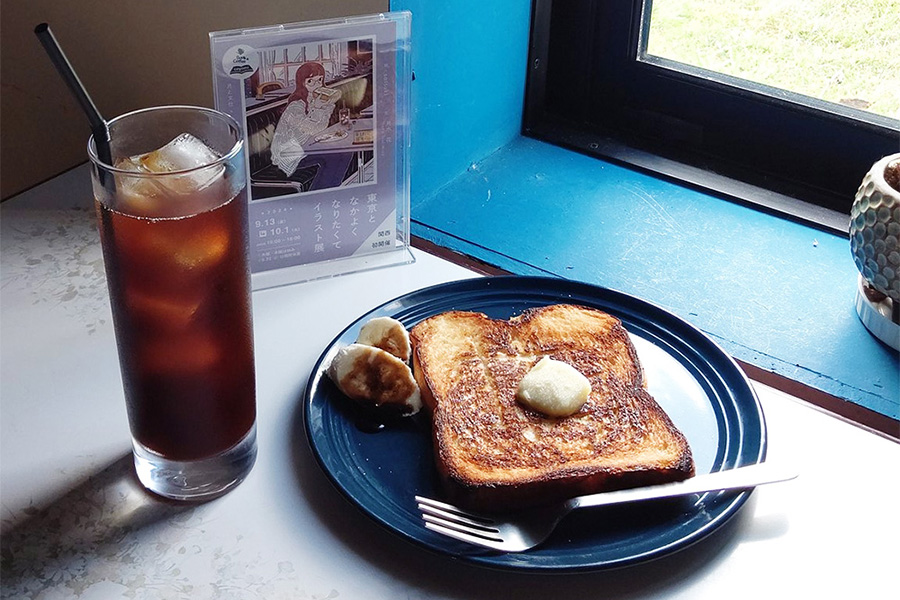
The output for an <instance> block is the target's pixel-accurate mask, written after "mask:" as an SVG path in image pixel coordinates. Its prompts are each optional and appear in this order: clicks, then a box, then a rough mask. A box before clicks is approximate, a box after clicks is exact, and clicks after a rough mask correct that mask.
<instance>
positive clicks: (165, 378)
mask: <svg viewBox="0 0 900 600" xmlns="http://www.w3.org/2000/svg"><path fill="white" fill-rule="evenodd" d="M109 131H110V149H111V155H112V160H111V161H110V162H111V163H112V164H106V163H105V162H103V161H102V160H101V159H100V158H99V157H98V153H97V148H96V144H95V141H94V139H93V138H91V140H90V142H89V144H88V155H89V156H90V160H91V164H92V167H93V169H92V182H93V188H94V197H95V200H96V201H95V206H96V209H97V215H98V218H99V223H100V239H101V243H102V246H103V261H104V263H105V265H106V276H107V283H108V286H109V295H110V304H111V305H112V313H113V322H114V324H115V331H116V343H117V345H118V350H119V363H120V367H121V372H122V380H123V384H124V388H125V401H126V404H127V409H128V420H129V424H130V426H131V434H132V442H133V449H134V463H135V468H136V471H137V475H138V478H139V479H140V481H141V483H142V484H143V485H144V486H145V487H146V488H147V489H149V490H151V491H153V492H155V493H157V494H159V495H161V496H165V497H167V498H173V499H179V500H201V499H207V498H210V497H214V496H217V495H219V494H222V493H224V492H225V491H227V490H228V489H230V488H231V487H233V486H235V485H237V484H238V483H239V482H240V481H242V480H243V478H244V477H245V476H246V475H247V473H248V472H249V471H250V469H251V468H252V466H253V463H254V461H255V460H256V379H255V369H254V362H253V329H252V327H253V326H252V316H251V304H250V273H249V268H248V233H247V212H246V209H247V182H246V171H245V165H244V143H243V136H242V134H241V131H240V127H239V126H238V124H237V122H236V121H235V120H234V119H232V118H231V117H229V116H227V115H225V114H222V113H220V112H217V111H214V110H209V109H205V108H199V107H188V106H164V107H157V108H150V109H146V110H140V111H136V112H132V113H128V114H126V115H123V116H121V117H118V118H116V119H113V120H112V121H110V122H109Z"/></svg>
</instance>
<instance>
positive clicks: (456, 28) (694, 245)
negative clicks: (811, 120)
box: [391, 0, 900, 437]
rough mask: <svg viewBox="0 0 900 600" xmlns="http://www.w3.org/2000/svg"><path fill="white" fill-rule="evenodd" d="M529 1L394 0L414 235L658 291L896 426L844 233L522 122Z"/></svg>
mask: <svg viewBox="0 0 900 600" xmlns="http://www.w3.org/2000/svg"><path fill="white" fill-rule="evenodd" d="M529 5H530V3H528V2H520V1H518V0H498V1H497V2H492V3H484V2H476V1H475V0H458V1H456V2H450V3H443V2H428V1H426V0H392V1H391V9H392V10H409V11H411V12H412V15H413V20H412V46H411V47H412V67H413V72H414V74H415V79H414V81H413V86H412V115H413V119H412V123H411V127H412V148H411V152H410V166H411V184H412V185H411V202H410V207H411V218H412V221H413V224H412V233H413V235H414V236H417V237H418V238H420V239H423V240H425V241H426V242H431V243H434V244H436V245H437V246H440V247H444V248H448V249H450V250H453V251H456V252H459V253H462V254H464V255H468V256H471V257H473V258H475V259H478V260H480V261H483V262H485V263H488V264H490V265H494V266H496V267H499V268H501V269H503V270H506V271H509V272H512V273H518V274H543V275H554V276H559V277H566V278H571V279H578V280H582V281H586V282H590V283H594V284H597V285H601V286H605V287H609V288H614V289H617V290H620V291H623V292H626V293H629V294H632V295H635V296H638V297H640V298H643V299H645V300H648V301H650V302H653V303H656V304H658V305H660V306H662V307H664V308H666V309H668V310H669V311H671V312H673V313H674V314H676V315H678V316H680V317H682V318H684V319H685V320H687V321H689V322H691V323H693V324H694V325H696V326H697V327H698V328H700V329H701V330H703V331H704V332H706V333H707V334H708V335H709V336H710V337H711V338H713V339H714V340H716V341H717V342H718V343H719V344H720V345H721V346H722V347H723V348H724V349H725V350H726V351H727V352H729V353H730V354H731V355H733V356H734V357H735V358H737V359H738V360H739V361H742V364H744V365H745V367H747V368H748V369H750V370H752V371H753V375H754V377H756V378H760V379H763V380H765V377H758V376H759V375H763V376H765V375H772V376H773V377H775V378H779V379H780V380H781V381H782V382H784V381H787V382H796V383H797V384H799V386H798V387H799V388H801V389H802V390H805V392H808V393H805V392H804V393H797V390H796V389H790V390H788V391H792V393H795V395H800V396H803V397H807V398H808V399H811V398H810V396H815V395H817V394H818V395H819V396H821V397H825V398H830V400H829V402H832V404H831V405H830V408H835V406H834V402H837V403H841V404H846V405H848V406H851V407H861V410H862V412H863V413H865V414H870V413H871V414H874V415H876V416H879V417H881V418H882V420H881V421H880V425H881V430H882V431H887V432H888V433H889V434H890V435H893V436H895V437H897V436H898V435H900V426H898V424H897V421H898V420H900V362H898V355H897V353H896V352H894V351H892V350H891V349H889V348H888V347H887V346H885V345H884V344H882V343H881V342H879V341H878V340H876V339H875V338H874V337H873V336H871V335H870V334H869V332H868V330H866V329H865V327H864V326H863V325H862V323H861V322H860V321H859V319H858V318H857V316H856V312H855V308H854V299H855V294H856V285H857V283H856V282H857V270H856V267H855V265H854V264H853V261H852V258H851V255H850V249H849V242H848V240H847V239H846V238H845V237H842V236H839V235H833V234H829V233H826V232H823V231H821V230H818V229H813V228H810V227H807V226H805V225H801V224H799V223H796V222H793V221H790V220H787V219H783V218H780V217H777V216H773V215H771V214H767V213H763V212H760V211H757V210H754V209H753V208H749V207H747V206H743V205H739V204H735V203H731V202H728V201H724V200H721V199H719V198H717V197H714V196H712V195H709V194H705V193H702V192H699V191H697V190H696V189H693V188H688V187H686V186H680V185H677V184H675V183H671V182H669V181H666V180H663V179H661V178H657V177H653V176H650V175H647V174H645V173H643V172H639V171H637V170H631V169H628V168H624V167H622V166H619V165H617V164H614V163H611V162H605V161H602V160H598V159H596V158H592V157H588V156H584V155H581V154H578V153H575V152H572V151H568V150H565V149H562V148H558V147H556V146H552V145H549V144H546V143H542V142H539V141H536V140H533V139H529V138H524V137H521V136H520V135H519V130H520V127H521V122H522V105H523V97H524V87H525V86H524V81H525V73H526V72H527V68H528V65H527V60H528V31H529V22H530V9H529ZM862 175H863V174H860V179H861V178H862ZM788 387H790V386H788ZM783 389H784V388H783ZM820 404H821V403H820ZM825 404H828V403H827V402H825ZM837 412H841V413H842V414H845V415H847V414H852V413H853V411H852V410H849V411H845V410H838V411H837ZM851 418H854V417H853V416H851ZM885 418H886V419H887V420H888V421H889V422H888V423H887V424H885V423H884V419H885ZM855 420H859V419H855ZM890 420H893V421H890Z"/></svg>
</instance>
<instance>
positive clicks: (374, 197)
mask: <svg viewBox="0 0 900 600" xmlns="http://www.w3.org/2000/svg"><path fill="white" fill-rule="evenodd" d="M210 51H211V56H212V68H213V82H214V88H215V104H216V108H217V109H218V110H220V111H222V112H225V113H228V114H229V115H231V116H232V117H234V118H235V119H236V120H237V121H238V122H239V123H240V124H241V125H242V126H243V128H244V139H245V145H246V146H245V150H246V152H245V155H246V164H247V190H248V194H249V197H248V202H247V205H248V223H249V242H250V243H249V245H250V248H249V252H250V268H251V272H252V279H253V289H263V288H269V287H274V286H279V285H286V284H290V283H297V282H300V281H307V280H311V279H319V278H322V277H332V276H336V275H343V274H347V273H353V272H356V271H361V270H365V269H371V268H376V267H384V266H390V265H396V264H402V263H409V262H412V261H413V255H412V252H410V248H409V135H410V134H409V131H410V128H409V98H410V89H409V88H410V81H411V70H410V14H409V13H408V12H395V13H384V14H378V15H369V16H362V17H352V18H342V19H333V20H325V21H312V22H308V23H294V24H289V25H278V26H274V27H261V28H255V29H241V30H232V31H219V32H214V33H211V34H210Z"/></svg>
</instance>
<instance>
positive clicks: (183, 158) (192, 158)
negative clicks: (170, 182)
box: [137, 133, 220, 173]
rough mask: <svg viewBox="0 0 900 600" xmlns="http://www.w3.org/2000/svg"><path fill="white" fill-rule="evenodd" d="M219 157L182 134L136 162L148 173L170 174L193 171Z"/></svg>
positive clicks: (198, 141) (192, 138)
mask: <svg viewBox="0 0 900 600" xmlns="http://www.w3.org/2000/svg"><path fill="white" fill-rule="evenodd" d="M219 158H220V155H219V154H218V153H217V152H216V151H215V150H213V149H212V148H210V147H209V146H207V145H206V144H204V143H203V142H202V141H201V140H199V139H197V138H196V137H194V136H193V135H191V134H190V133H182V134H181V135H179V136H178V137H176V138H175V139H174V140H172V141H171V142H169V143H168V144H166V145H165V146H163V147H162V148H159V149H158V150H154V151H153V152H148V153H147V154H144V155H142V156H140V157H137V160H138V161H140V164H141V166H142V167H143V168H144V169H146V170H147V171H149V172H150V173H171V172H172V171H183V170H185V169H195V168H197V167H202V166H204V165H208V164H210V163H212V162H215V161H216V160H217V159H219Z"/></svg>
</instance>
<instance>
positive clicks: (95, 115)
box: [34, 23, 112, 165]
mask: <svg viewBox="0 0 900 600" xmlns="http://www.w3.org/2000/svg"><path fill="white" fill-rule="evenodd" d="M34 34H35V35H36V36H37V37H38V39H39V40H40V42H41V45H43V46H44V50H46V51H47V54H48V55H49V56H50V60H51V61H52V62H53V65H54V66H55V67H56V70H57V71H58V72H59V74H60V75H61V76H62V78H63V81H65V82H66V85H68V86H69V89H70V90H71V91H72V93H73V94H74V95H75V99H76V100H78V103H79V104H80V105H81V108H82V110H84V112H85V114H86V115H87V118H88V120H89V121H90V122H91V133H92V134H93V136H94V146H95V147H96V148H97V158H99V159H100V161H101V162H103V163H104V164H107V165H111V164H112V154H111V152H110V149H109V126H108V125H107V124H106V119H104V118H103V117H102V116H101V115H100V111H99V110H97V106H96V105H95V104H94V101H93V100H91V97H90V96H89V95H88V93H87V90H86V89H84V86H83V85H82V84H81V80H80V79H78V75H76V74H75V69H73V68H72V64H71V63H70V62H69V59H67V58H66V55H65V54H64V53H63V51H62V48H60V46H59V43H57V41H56V38H55V37H54V36H53V32H52V31H50V26H49V25H48V24H47V23H41V24H40V25H38V26H37V27H35V28H34Z"/></svg>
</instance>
